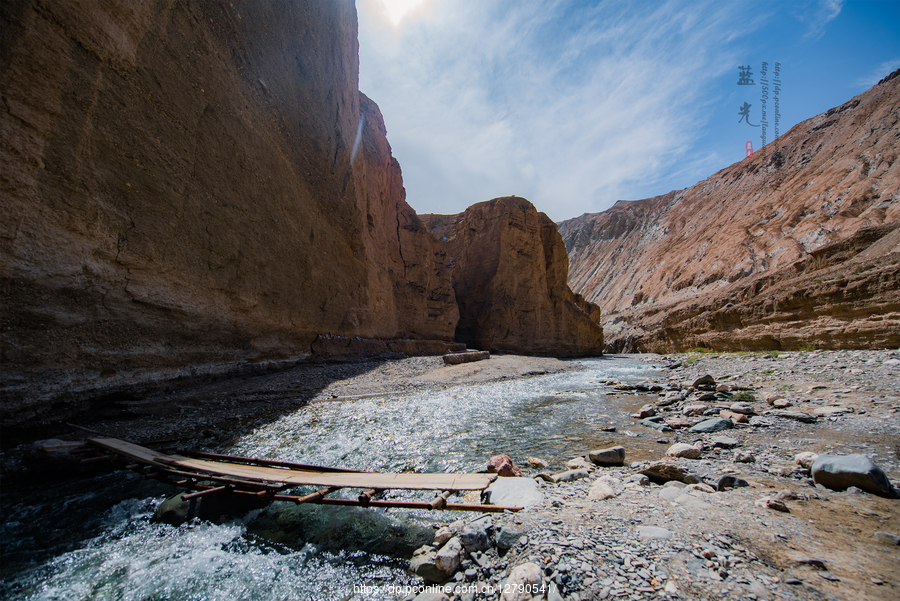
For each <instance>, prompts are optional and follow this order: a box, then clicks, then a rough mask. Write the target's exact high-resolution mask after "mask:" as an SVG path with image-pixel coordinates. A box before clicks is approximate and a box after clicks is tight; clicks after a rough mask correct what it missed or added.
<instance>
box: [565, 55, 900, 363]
mask: <svg viewBox="0 0 900 601" xmlns="http://www.w3.org/2000/svg"><path fill="white" fill-rule="evenodd" d="M898 149H900V71H897V72H894V73H892V74H891V75H890V76H888V77H886V78H885V79H883V80H882V81H881V82H879V84H878V85H875V86H874V87H872V88H871V89H870V90H868V91H867V92H865V93H863V94H861V95H859V96H857V97H855V98H853V99H851V100H850V101H848V102H847V103H845V104H843V105H841V106H839V107H835V108H833V109H831V110H829V111H827V112H825V113H823V114H821V115H818V116H816V117H813V118H812V119H809V120H807V121H804V122H803V123H800V124H799V125H797V126H795V127H794V128H792V129H791V130H790V131H789V132H787V133H786V134H784V135H783V136H781V137H780V138H778V139H777V140H775V141H773V142H771V143H770V144H768V145H767V146H765V147H764V148H763V149H761V150H760V151H758V152H757V153H756V154H754V155H753V156H752V157H749V158H746V159H744V160H743V161H740V162H739V163H735V164H734V165H731V166H730V167H727V168H725V169H722V170H721V171H719V172H718V173H716V174H714V175H712V176H711V177H709V178H707V179H706V180H704V181H701V182H699V183H697V184H695V185H694V186H692V187H690V188H688V189H685V190H680V191H675V192H670V193H668V194H664V195H662V196H657V197H655V198H648V199H644V200H638V201H632V202H626V201H620V202H618V203H617V204H616V205H615V206H614V207H612V208H611V209H609V210H607V211H605V212H603V213H597V214H587V215H583V216H581V217H578V218H576V219H572V220H569V221H565V222H563V223H561V224H560V225H559V229H560V233H561V234H562V236H563V239H564V240H565V244H566V249H567V251H568V253H569V257H570V263H571V266H570V271H569V283H570V285H571V286H572V289H573V290H575V291H576V292H579V293H581V294H583V295H584V297H585V298H587V299H588V300H589V301H594V302H596V303H598V304H599V305H600V306H601V308H602V309H603V313H604V323H603V325H604V329H605V332H606V336H607V340H608V344H609V348H610V349H611V350H633V351H637V350H644V351H658V352H668V351H675V350H685V349H688V348H692V347H707V348H712V349H721V350H742V349H777V348H784V349H796V348H800V347H812V346H819V347H822V348H867V347H880V348H885V347H887V348H897V347H898V346H900V246H898V233H897V232H898V230H897V226H898V224H900V163H898V162H897V156H898V152H900V150H898Z"/></svg>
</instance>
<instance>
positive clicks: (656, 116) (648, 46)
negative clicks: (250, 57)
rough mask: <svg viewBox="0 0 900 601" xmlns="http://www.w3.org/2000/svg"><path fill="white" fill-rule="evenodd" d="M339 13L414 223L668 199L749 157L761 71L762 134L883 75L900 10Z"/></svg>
mask: <svg viewBox="0 0 900 601" xmlns="http://www.w3.org/2000/svg"><path fill="white" fill-rule="evenodd" d="M357 11H358V15H359V46H360V49H359V55H360V57H359V58H360V82H359V86H360V90H361V91H362V92H363V93H365V94H366V95H367V96H368V97H369V98H371V99H372V100H374V101H375V102H376V103H377V104H378V106H379V108H380V109H381V112H382V114H383V116H384V121H385V126H386V127H387V132H388V141H389V142H390V144H391V147H392V149H393V154H394V156H395V157H396V158H397V160H398V161H399V162H400V165H401V168H402V170H403V182H404V186H405V187H406V192H407V201H408V202H409V204H410V205H411V206H412V207H413V208H414V209H415V210H416V212H417V213H419V214H423V213H443V214H452V213H459V212H462V211H464V210H465V209H466V207H468V206H470V205H472V204H475V203H477V202H481V201H484V200H490V199H491V198H496V197H499V196H512V195H515V196H522V197H525V198H527V199H528V200H530V201H531V202H532V203H533V204H534V205H535V206H536V207H537V208H538V210H540V211H543V212H545V213H547V214H548V215H549V216H550V217H551V218H552V219H553V220H555V221H557V222H558V221H562V220H565V219H570V218H572V217H577V216H579V215H581V214H583V213H596V212H600V211H603V210H605V209H607V208H609V207H611V206H612V205H613V204H615V202H616V201H617V200H637V199H641V198H648V197H651V196H656V195H659V194H665V193H666V192H669V191H671V190H680V189H683V188H686V187H689V186H691V185H693V184H694V183H696V182H698V181H700V180H703V179H705V178H707V177H709V176H710V175H712V174H713V173H715V172H716V171H718V170H720V169H722V168H724V167H727V166H728V165H731V164H732V163H735V162H738V161H740V160H743V159H744V158H745V156H746V152H745V149H746V144H747V142H748V141H749V142H751V143H752V144H753V149H754V151H759V149H760V147H761V146H762V129H763V123H762V100H763V89H762V86H763V84H764V83H766V82H767V83H768V85H767V98H766V108H767V110H766V115H767V117H766V119H765V121H766V122H767V124H768V125H767V126H766V141H767V142H771V141H772V140H774V139H775V135H774V134H775V131H774V130H775V125H776V123H775V122H776V117H775V112H774V111H775V107H774V101H775V92H776V90H775V89H774V84H775V81H774V74H775V67H776V63H778V68H779V75H780V77H779V80H780V86H779V89H778V91H777V92H778V93H777V96H778V108H779V113H780V114H779V116H778V118H777V121H778V123H777V125H778V134H779V135H781V134H784V133H786V132H787V131H788V130H789V129H790V128H791V127H793V126H794V125H796V124H797V123H799V122H801V121H803V120H805V119H808V118H810V117H813V116H815V115H817V114H819V113H821V112H823V111H826V110H828V109H830V108H832V107H835V106H839V105H841V104H843V103H844V102H846V101H848V100H849V99H850V98H852V97H853V96H855V95H857V94H860V93H862V92H864V91H866V90H867V89H869V88H870V87H871V86H872V85H874V84H875V83H877V82H878V80H879V79H881V78H883V77H884V76H886V75H888V74H889V73H891V72H892V71H894V70H896V69H898V68H900V0H869V1H854V0H795V1H788V2H785V1H780V2H779V1H769V0H752V1H746V2H745V1H742V0H729V1H727V2H720V1H715V0H710V1H705V0H690V1H681V0H677V1H669V2H665V1H662V0H653V1H633V2H628V1H625V0H607V1H602V2H601V1H578V0H559V1H554V0H357ZM763 62H765V63H766V67H765V69H766V73H765V76H763V74H762V69H763ZM741 67H745V68H746V67H749V72H746V70H745V72H744V76H743V81H744V84H745V85H738V82H739V81H740V80H741V79H742V72H741V70H740V68H741ZM763 79H765V80H766V82H764V81H763ZM750 82H752V84H751V83H750ZM745 103H746V104H748V105H749V106H747V107H746V110H745V111H744V113H745V114H741V112H742V109H744V108H745Z"/></svg>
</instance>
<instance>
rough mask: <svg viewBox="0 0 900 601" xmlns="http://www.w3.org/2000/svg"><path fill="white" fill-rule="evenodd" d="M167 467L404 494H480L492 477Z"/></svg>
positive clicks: (193, 462) (180, 462) (184, 463)
mask: <svg viewBox="0 0 900 601" xmlns="http://www.w3.org/2000/svg"><path fill="white" fill-rule="evenodd" d="M171 465H177V466H178V467H181V468H184V469H190V470H194V471H202V472H207V473H211V474H220V475H226V476H235V477H238V478H244V479H251V480H262V481H264V482H283V483H285V484H293V485H295V486H301V485H308V486H322V487H337V488H364V489H369V488H379V489H385V490H386V489H404V490H454V491H455V490H484V489H485V488H487V487H488V486H489V485H490V484H491V482H493V481H494V479H495V478H496V477H497V475H496V474H383V473H377V472H359V473H352V472H350V473H348V472H306V471H296V470H286V469H278V468H271V467H263V466H256V465H241V464H236V463H224V462H221V461H206V460H203V459H191V458H180V459H177V460H175V461H174V462H173V463H172V464H171Z"/></svg>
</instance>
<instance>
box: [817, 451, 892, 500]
mask: <svg viewBox="0 0 900 601" xmlns="http://www.w3.org/2000/svg"><path fill="white" fill-rule="evenodd" d="M810 471H811V472H812V477H813V481H814V482H815V483H816V484H821V485H822V486H824V487H826V488H830V489H831V490H846V489H848V488H850V487H851V486H855V487H856V488H859V489H862V490H864V491H866V492H870V493H872V494H875V495H880V496H882V497H888V498H891V499H895V498H897V496H898V494H897V491H896V490H895V489H894V486H893V485H892V484H891V482H890V480H888V477H887V475H885V473H884V472H883V471H881V468H879V467H878V466H877V465H875V464H874V463H873V462H872V460H871V459H869V458H868V457H866V456H865V455H819V457H818V458H817V459H816V461H815V462H814V463H813V464H812V468H811V470H810Z"/></svg>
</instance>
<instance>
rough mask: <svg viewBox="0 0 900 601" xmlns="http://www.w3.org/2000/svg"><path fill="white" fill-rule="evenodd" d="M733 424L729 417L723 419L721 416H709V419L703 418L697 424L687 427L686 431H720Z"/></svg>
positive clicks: (731, 426)
mask: <svg viewBox="0 0 900 601" xmlns="http://www.w3.org/2000/svg"><path fill="white" fill-rule="evenodd" d="M733 427H734V424H733V423H732V422H731V420H730V419H724V418H721V417H711V418H709V419H706V420H703V421H702V422H700V423H699V424H695V425H693V426H691V427H690V428H688V432H699V433H706V434H708V433H711V432H721V431H722V430H728V429H730V428H733Z"/></svg>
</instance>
